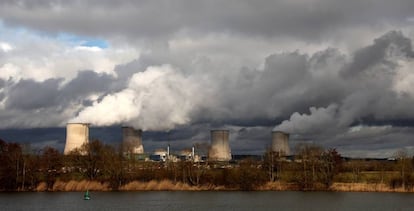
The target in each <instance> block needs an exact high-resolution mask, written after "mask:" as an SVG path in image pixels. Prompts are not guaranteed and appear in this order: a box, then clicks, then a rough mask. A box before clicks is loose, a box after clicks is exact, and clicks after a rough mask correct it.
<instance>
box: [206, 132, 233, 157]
mask: <svg viewBox="0 0 414 211" xmlns="http://www.w3.org/2000/svg"><path fill="white" fill-rule="evenodd" d="M208 159H209V160H211V161H230V160H231V152H230V146H229V131H228V130H212V131H211V146H210V149H209V151H208Z"/></svg>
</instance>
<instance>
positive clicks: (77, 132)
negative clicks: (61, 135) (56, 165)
mask: <svg viewBox="0 0 414 211" xmlns="http://www.w3.org/2000/svg"><path fill="white" fill-rule="evenodd" d="M88 142H89V124H87V123H68V124H67V125H66V145H65V150H64V151H63V153H64V154H65V155H67V154H69V153H70V152H71V151H72V150H74V149H76V148H80V147H81V146H82V145H83V144H85V143H88Z"/></svg>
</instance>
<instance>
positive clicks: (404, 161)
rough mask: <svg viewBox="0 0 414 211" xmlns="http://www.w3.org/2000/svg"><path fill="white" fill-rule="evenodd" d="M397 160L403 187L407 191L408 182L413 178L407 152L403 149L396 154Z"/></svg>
mask: <svg viewBox="0 0 414 211" xmlns="http://www.w3.org/2000/svg"><path fill="white" fill-rule="evenodd" d="M395 157H396V158H397V161H398V162H397V166H398V169H399V172H400V179H401V186H402V188H403V189H404V190H405V189H406V188H407V181H408V180H409V178H410V176H411V171H412V165H411V161H410V159H409V157H408V153H407V151H406V150H404V149H401V150H398V151H397V152H396V153H395Z"/></svg>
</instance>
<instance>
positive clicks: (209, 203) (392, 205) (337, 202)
mask: <svg viewBox="0 0 414 211" xmlns="http://www.w3.org/2000/svg"><path fill="white" fill-rule="evenodd" d="M91 197H92V199H91V200H89V201H85V200H83V193H82V192H52V193H0V210H32V211H37V210H42V211H44V210H197V211H198V210H209V211H211V210H254V211H257V210H414V194H412V193H358V192H294V191H286V192H275V191H264V192H237V191H236V192H233V191H228V192H226V191H223V192H221V191H211V192H210V191H202V192H187V191H177V192H173V191H148V192H91Z"/></svg>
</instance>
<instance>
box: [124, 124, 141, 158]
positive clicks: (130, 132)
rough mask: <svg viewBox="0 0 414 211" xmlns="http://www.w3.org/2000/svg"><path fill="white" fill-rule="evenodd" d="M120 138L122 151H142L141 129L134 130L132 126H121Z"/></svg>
mask: <svg viewBox="0 0 414 211" xmlns="http://www.w3.org/2000/svg"><path fill="white" fill-rule="evenodd" d="M122 139H123V144H124V151H126V152H130V153H134V154H142V153H144V147H143V145H142V130H136V129H134V128H133V127H122Z"/></svg>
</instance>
